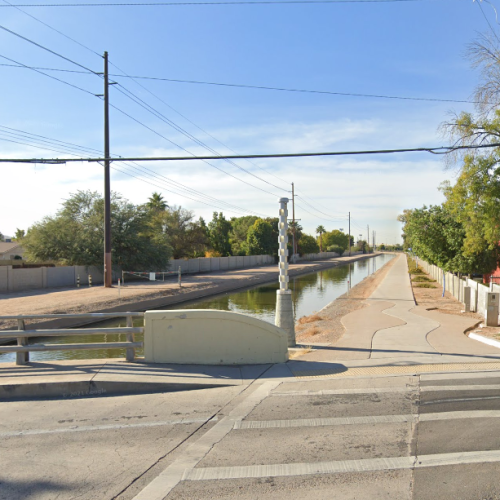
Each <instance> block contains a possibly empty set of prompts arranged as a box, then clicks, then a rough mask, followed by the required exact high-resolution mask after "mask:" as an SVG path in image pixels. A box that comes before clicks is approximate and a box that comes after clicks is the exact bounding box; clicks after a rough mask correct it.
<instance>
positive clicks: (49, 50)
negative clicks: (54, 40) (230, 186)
mask: <svg viewBox="0 0 500 500" xmlns="http://www.w3.org/2000/svg"><path fill="white" fill-rule="evenodd" d="M0 29H3V30H4V31H7V32H8V33H11V34H12V35H15V36H17V37H19V38H21V39H23V40H25V41H27V42H29V43H31V44H34V45H35V46H37V47H39V48H41V49H43V50H46V51H48V52H50V53H51V54H54V55H56V56H58V57H61V58H62V59H64V60H66V61H69V62H71V63H72V64H75V65H77V66H79V67H81V68H83V69H85V70H86V71H88V72H90V73H93V74H95V75H97V76H99V77H101V78H102V74H100V73H97V72H95V71H93V70H91V69H89V68H87V67H86V66H83V65H82V64H80V63H78V62H76V61H74V60H72V59H70V58H68V57H66V56H63V55H62V54H59V53H57V52H55V51H53V50H51V49H49V48H47V47H45V46H43V45H41V44H39V43H37V42H35V41H33V40H31V39H29V38H26V37H24V36H23V35H20V34H19V33H16V32H14V31H12V30H10V29H8V28H5V27H4V26H1V25H0ZM1 57H3V58H4V59H6V60H8V61H11V62H13V63H16V64H19V65H21V66H24V67H26V68H29V67H28V66H26V65H24V64H23V63H20V62H18V61H15V60H13V59H10V58H7V57H5V56H1ZM30 69H32V70H33V71H36V72H38V73H40V74H42V75H45V76H47V77H49V78H52V79H54V80H57V81H59V82H62V83H65V84H66V85H69V86H71V87H74V88H76V89H78V90H82V91H84V92H86V93H88V94H91V95H93V96H95V94H93V93H91V92H89V91H87V90H85V89H82V88H81V87H79V86H77V85H74V84H71V83H69V82H66V81H64V80H61V79H59V78H56V77H54V76H52V75H48V74H46V73H44V72H42V71H40V70H35V69H34V68H30ZM113 107H114V108H115V109H117V110H118V111H120V112H122V113H123V114H125V115H126V116H128V117H129V118H133V117H132V116H131V115H129V114H128V113H125V112H124V111H122V110H120V109H119V108H117V107H116V106H113ZM134 120H135V121H136V122H137V123H140V124H142V122H140V121H138V120H136V119H134ZM142 125H143V126H146V125H145V124H142ZM146 128H148V129H149V130H151V131H153V129H151V128H150V127H147V126H146ZM153 132H155V131H153ZM155 133H156V134H157V135H160V136H161V137H163V138H164V139H165V140H167V141H169V142H171V143H172V144H174V145H176V146H177V147H179V148H180V149H183V150H184V151H186V152H188V151H187V150H185V149H184V148H182V147H181V146H179V145H177V144H175V143H174V142H173V141H171V140H169V139H167V138H166V137H165V136H163V135H161V134H159V133H158V132H155ZM190 154H191V153H190ZM214 168H217V169H218V170H220V171H221V172H224V173H225V174H226V175H231V174H229V173H227V172H225V171H224V170H222V169H221V168H219V167H216V166H214ZM231 176H232V177H234V178H235V179H238V178H237V177H235V176H233V175H231ZM239 180H240V181H241V182H244V183H246V184H248V185H250V186H252V187H254V188H256V189H260V190H261V191H264V192H267V193H269V194H272V195H273V196H276V194H274V193H270V192H269V191H265V190H263V189H261V188H258V187H257V186H254V185H253V184H250V183H248V182H246V181H243V180H242V179H239Z"/></svg>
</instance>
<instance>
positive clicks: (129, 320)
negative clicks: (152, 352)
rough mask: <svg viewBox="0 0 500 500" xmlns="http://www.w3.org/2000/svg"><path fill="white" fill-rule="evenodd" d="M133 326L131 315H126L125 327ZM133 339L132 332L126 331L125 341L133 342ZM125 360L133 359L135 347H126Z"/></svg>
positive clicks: (130, 360)
mask: <svg viewBox="0 0 500 500" xmlns="http://www.w3.org/2000/svg"><path fill="white" fill-rule="evenodd" d="M133 326H134V322H133V319H132V316H127V328H132V327H133ZM133 341H134V334H133V333H127V342H133ZM126 357H127V361H129V362H130V363H131V362H132V361H134V360H135V348H134V347H127V355H126Z"/></svg>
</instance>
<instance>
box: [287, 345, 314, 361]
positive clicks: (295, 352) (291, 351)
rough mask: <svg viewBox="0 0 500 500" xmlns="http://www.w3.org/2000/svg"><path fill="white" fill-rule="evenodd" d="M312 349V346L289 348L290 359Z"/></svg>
mask: <svg viewBox="0 0 500 500" xmlns="http://www.w3.org/2000/svg"><path fill="white" fill-rule="evenodd" d="M311 351H312V347H311V346H307V347H304V348H302V349H288V359H294V358H298V357H299V356H303V355H304V354H307V353H309V352H311Z"/></svg>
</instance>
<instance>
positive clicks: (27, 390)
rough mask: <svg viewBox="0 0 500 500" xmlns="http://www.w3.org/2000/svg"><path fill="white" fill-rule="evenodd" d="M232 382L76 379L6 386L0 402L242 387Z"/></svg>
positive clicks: (0, 388) (1, 392)
mask: <svg viewBox="0 0 500 500" xmlns="http://www.w3.org/2000/svg"><path fill="white" fill-rule="evenodd" d="M235 382H237V383H234V384H231V383H229V382H228V383H224V384H220V383H218V384H217V383H215V384H214V383H210V382H207V383H203V382H199V383H196V382H190V383H182V382H166V383H162V382H130V381H124V382H120V381H93V380H90V381H88V380H76V381H72V382H71V381H65V382H45V383H43V382H42V383H32V384H22V383H21V384H5V385H1V386H0V401H20V400H28V399H76V398H84V397H92V398H94V397H99V396H103V397H109V396H126V395H134V394H158V393H163V392H179V391H193V390H199V389H213V388H216V387H229V386H232V385H240V383H241V381H240V380H236V381H235Z"/></svg>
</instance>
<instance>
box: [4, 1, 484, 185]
mask: <svg viewBox="0 0 500 500" xmlns="http://www.w3.org/2000/svg"><path fill="white" fill-rule="evenodd" d="M0 7H1V5H0ZM110 64H111V62H110ZM0 66H8V67H13V68H23V69H39V70H43V71H60V72H65V73H79V74H82V75H86V74H91V73H89V72H88V71H78V70H71V69H62V68H47V67H38V66H25V65H23V66H16V65H14V64H0ZM113 66H115V65H113ZM109 76H112V77H113V78H131V79H137V80H158V81H166V82H174V83H192V84H199V85H216V86H221V87H236V88H248V89H257V90H274V91H281V92H300V93H307V94H326V95H334V96H344V97H368V98H374V99H396V100H404V101H431V102H455V103H465V104H478V101H469V100H466V99H444V98H438V97H428V98H427V97H413V96H391V95H386V94H362V93H349V92H334V91H330V90H314V89H293V88H286V87H270V86H265V85H247V84H237V83H234V84H233V83H221V82H204V81H201V80H180V79H173V78H159V77H153V76H137V75H118V74H115V73H110V74H109ZM136 83H137V82H136ZM148 92H149V90H148ZM167 106H170V105H168V104H167ZM172 110H173V111H175V112H176V113H178V114H180V115H181V116H183V115H182V114H181V113H179V112H178V111H176V110H175V109H173V108H172ZM183 118H185V119H186V120H187V121H190V120H189V119H188V118H186V117H184V116H183ZM193 125H195V126H196V127H198V126H197V125H196V124H195V123H193ZM198 128H200V127H198ZM200 130H202V131H203V129H201V128H200ZM206 133H207V132H206ZM208 135H210V134H208ZM215 140H217V139H215ZM281 180H283V179H281Z"/></svg>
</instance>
